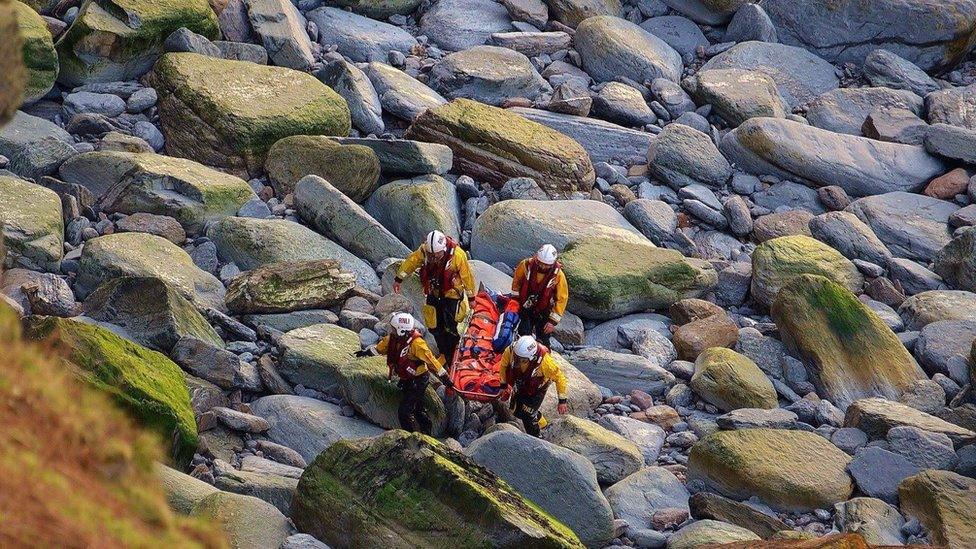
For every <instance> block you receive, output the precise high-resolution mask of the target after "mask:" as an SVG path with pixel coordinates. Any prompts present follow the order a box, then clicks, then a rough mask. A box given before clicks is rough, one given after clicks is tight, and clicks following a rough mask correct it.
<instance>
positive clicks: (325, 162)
mask: <svg viewBox="0 0 976 549" xmlns="http://www.w3.org/2000/svg"><path fill="white" fill-rule="evenodd" d="M264 169H265V170H266V171H267V172H268V177H270V178H271V185H272V186H273V187H274V189H275V193H277V195H278V196H279V197H284V196H285V195H286V194H289V193H291V192H294V190H295V184H296V183H298V180H299V179H301V178H303V177H305V176H306V175H317V176H319V177H321V178H322V179H325V180H326V181H328V182H329V183H331V184H332V185H334V186H335V188H337V189H339V190H340V191H342V193H343V194H344V195H346V196H348V197H349V198H351V199H353V200H354V201H355V202H362V201H364V200H366V199H367V198H368V197H369V195H370V194H372V192H373V191H374V190H376V185H377V183H379V179H380V161H379V158H377V156H376V153H374V152H373V149H371V148H369V147H366V146H364V145H343V144H340V143H337V142H336V141H335V140H334V139H330V138H328V137H326V136H324V135H293V136H290V137H286V138H284V139H281V140H279V141H278V142H277V143H275V144H274V145H272V146H271V149H270V150H269V151H268V158H267V159H266V160H265V162H264Z"/></svg>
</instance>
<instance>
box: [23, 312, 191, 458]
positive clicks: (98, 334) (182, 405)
mask: <svg viewBox="0 0 976 549" xmlns="http://www.w3.org/2000/svg"><path fill="white" fill-rule="evenodd" d="M28 332H29V333H30V334H31V336H32V337H34V338H38V339H39V338H43V337H49V336H51V335H55V336H56V337H57V338H58V340H59V342H60V343H61V344H63V346H64V348H65V350H66V352H67V356H68V360H69V362H70V363H71V364H73V365H74V366H76V367H77V371H76V373H77V375H78V376H79V377H80V378H81V379H83V380H84V381H87V382H88V383H91V384H92V385H94V386H95V387H97V388H98V389H100V390H102V391H105V392H106V393H108V394H110V395H111V396H112V397H113V398H114V399H115V400H116V401H117V402H118V403H119V404H121V405H122V406H123V407H124V408H125V409H126V410H127V411H129V412H130V413H131V414H132V416H133V417H134V418H135V419H136V420H137V421H138V422H139V423H141V424H143V425H145V426H146V427H148V428H149V429H151V430H153V431H155V432H157V433H159V434H160V435H161V436H162V437H163V440H164V441H166V442H167V443H168V444H171V445H172V446H171V448H172V452H171V457H172V459H173V462H174V463H175V464H177V465H178V466H180V467H185V466H186V465H187V464H188V463H189V462H190V458H192V457H193V453H194V452H195V451H196V448H197V424H196V420H195V419H194V417H193V408H191V406H190V392H189V390H188V389H187V387H186V382H185V381H184V380H183V371H182V370H180V367H179V366H177V365H176V363H174V362H173V361H171V360H170V359H168V358H166V356H165V355H163V354H162V353H158V352H156V351H151V350H149V349H147V348H145V347H142V346H141V345H137V344H135V343H133V342H131V341H129V340H127V339H123V338H121V337H119V336H117V335H115V334H113V333H112V332H110V331H108V330H107V329H105V328H102V327H99V326H95V325H93V324H86V323H83V322H78V321H74V320H69V319H65V318H58V317H30V319H29V321H28Z"/></svg>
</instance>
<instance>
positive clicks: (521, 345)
mask: <svg viewBox="0 0 976 549" xmlns="http://www.w3.org/2000/svg"><path fill="white" fill-rule="evenodd" d="M498 374H499V378H500V380H501V383H502V400H505V398H506V395H510V396H511V399H512V400H511V404H510V407H511V408H512V409H514V410H515V417H517V418H519V419H521V420H522V424H523V425H525V432H526V433H528V434H530V435H532V436H535V437H538V436H539V435H540V434H541V429H542V427H545V426H546V420H545V418H544V417H542V414H540V413H539V408H540V407H541V406H542V400H543V399H544V398H545V396H546V392H547V391H548V390H549V385H550V384H552V383H555V384H556V393H557V394H558V396H559V404H558V406H557V407H556V411H557V412H559V413H560V414H566V413H568V412H569V405H568V404H567V400H566V398H567V383H566V376H565V375H564V374H563V372H562V370H560V369H559V364H558V363H557V362H556V360H555V359H554V358H553V356H552V354H550V353H549V349H548V348H546V347H545V346H543V345H540V344H539V343H538V342H537V341H536V340H535V338H534V337H532V336H530V335H526V336H522V337H520V338H519V339H518V341H516V342H515V345H513V346H511V347H509V348H508V349H506V350H505V352H504V354H502V359H501V366H500V368H499V371H498Z"/></svg>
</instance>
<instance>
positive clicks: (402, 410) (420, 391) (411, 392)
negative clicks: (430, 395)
mask: <svg viewBox="0 0 976 549" xmlns="http://www.w3.org/2000/svg"><path fill="white" fill-rule="evenodd" d="M429 383H430V375H429V374H426V373H425V374H423V375H420V376H417V377H415V378H412V379H401V380H400V383H399V385H400V388H401V389H403V400H401V401H400V407H399V408H398V409H397V417H398V418H399V420H400V427H402V428H403V429H405V430H407V431H413V432H420V433H424V434H425V435H429V434H431V429H432V428H433V423H432V422H431V420H430V416H428V415H427V410H425V409H424V394H425V393H426V391H427V385H428V384H429Z"/></svg>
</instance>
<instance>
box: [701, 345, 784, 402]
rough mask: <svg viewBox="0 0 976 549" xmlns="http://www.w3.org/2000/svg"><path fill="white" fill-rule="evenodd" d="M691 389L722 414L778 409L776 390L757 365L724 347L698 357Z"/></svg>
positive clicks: (715, 348) (708, 350) (713, 349)
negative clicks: (749, 409)
mask: <svg viewBox="0 0 976 549" xmlns="http://www.w3.org/2000/svg"><path fill="white" fill-rule="evenodd" d="M691 388H692V390H694V391H695V392H696V393H698V394H699V395H701V397H702V398H704V399H705V400H706V401H707V402H709V403H710V404H713V405H715V406H717V407H718V408H719V409H720V410H722V411H723V412H730V411H732V410H737V409H739V408H763V409H766V410H770V409H773V408H776V406H777V405H778V401H777V398H776V389H775V388H773V384H772V382H770V381H769V378H767V377H766V374H764V373H763V372H762V370H760V369H759V366H756V363H755V362H753V361H752V360H750V359H749V357H746V356H744V355H740V354H739V353H737V352H735V351H733V350H732V349H726V348H724V347H712V348H710V349H706V350H705V352H703V353H702V354H700V355H698V359H697V360H695V374H694V375H693V376H692V377H691Z"/></svg>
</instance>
